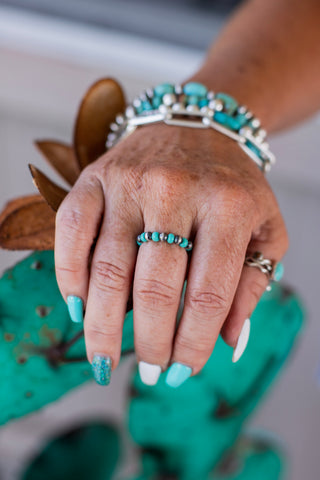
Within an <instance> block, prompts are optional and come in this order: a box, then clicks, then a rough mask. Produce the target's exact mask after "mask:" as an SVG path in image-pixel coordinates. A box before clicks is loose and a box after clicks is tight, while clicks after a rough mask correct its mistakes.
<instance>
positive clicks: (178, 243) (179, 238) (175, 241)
mask: <svg viewBox="0 0 320 480" xmlns="http://www.w3.org/2000/svg"><path fill="white" fill-rule="evenodd" d="M182 240H183V238H182V237H181V235H175V237H174V243H176V244H177V245H180V243H182Z"/></svg>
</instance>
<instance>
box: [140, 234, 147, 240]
mask: <svg viewBox="0 0 320 480" xmlns="http://www.w3.org/2000/svg"><path fill="white" fill-rule="evenodd" d="M140 238H141V241H142V242H146V241H147V239H146V232H143V233H141V235H140Z"/></svg>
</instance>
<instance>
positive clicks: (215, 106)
mask: <svg viewBox="0 0 320 480" xmlns="http://www.w3.org/2000/svg"><path fill="white" fill-rule="evenodd" d="M208 106H209V108H211V109H212V110H215V111H216V112H222V110H223V108H224V103H223V101H222V100H220V98H216V99H215V100H211V102H209V105H208Z"/></svg>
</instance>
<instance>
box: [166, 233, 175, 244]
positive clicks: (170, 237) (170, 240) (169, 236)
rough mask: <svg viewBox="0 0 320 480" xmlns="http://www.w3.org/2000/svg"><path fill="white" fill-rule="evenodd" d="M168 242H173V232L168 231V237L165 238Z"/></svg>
mask: <svg viewBox="0 0 320 480" xmlns="http://www.w3.org/2000/svg"><path fill="white" fill-rule="evenodd" d="M167 242H168V243H173V242H174V234H173V233H169V235H168V238H167Z"/></svg>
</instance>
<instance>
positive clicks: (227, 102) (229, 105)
mask: <svg viewBox="0 0 320 480" xmlns="http://www.w3.org/2000/svg"><path fill="white" fill-rule="evenodd" d="M216 98H218V99H219V100H222V101H223V103H224V110H225V112H226V113H228V114H229V115H233V114H234V113H235V111H236V110H237V108H238V106H239V105H238V102H237V101H236V100H235V99H234V98H233V97H230V95H227V94H226V93H217V94H216Z"/></svg>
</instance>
